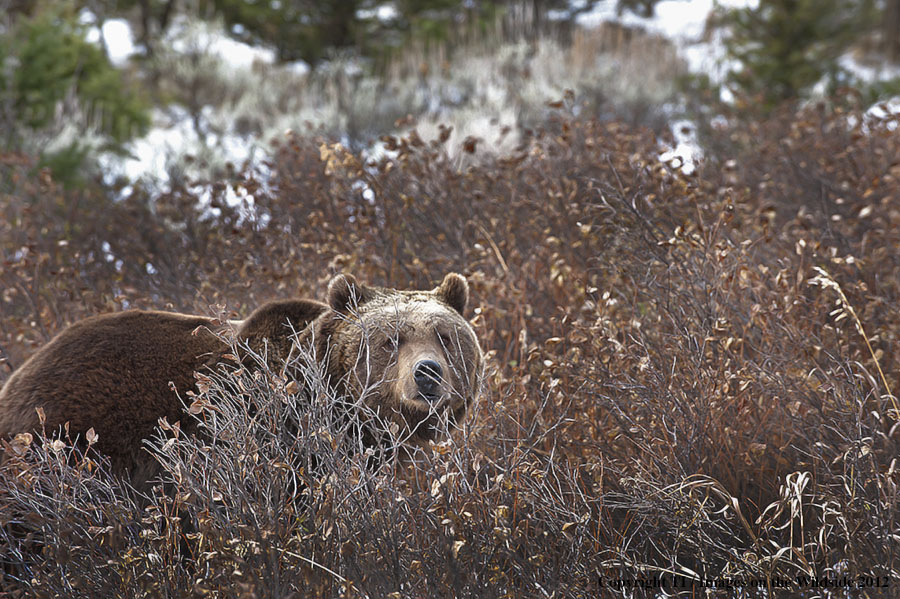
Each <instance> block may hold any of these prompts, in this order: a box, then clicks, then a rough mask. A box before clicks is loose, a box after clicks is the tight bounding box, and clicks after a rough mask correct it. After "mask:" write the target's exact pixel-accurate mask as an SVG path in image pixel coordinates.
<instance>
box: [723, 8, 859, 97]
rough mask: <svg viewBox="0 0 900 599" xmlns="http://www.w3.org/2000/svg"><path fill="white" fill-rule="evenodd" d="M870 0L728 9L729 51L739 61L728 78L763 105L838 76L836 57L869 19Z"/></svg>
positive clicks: (835, 78) (739, 92) (741, 90)
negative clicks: (729, 27)
mask: <svg viewBox="0 0 900 599" xmlns="http://www.w3.org/2000/svg"><path fill="white" fill-rule="evenodd" d="M874 14H875V7H874V2H873V1H872V0H760V2H759V5H758V6H756V7H753V8H742V9H734V10H732V11H731V12H730V13H729V14H728V16H727V19H726V22H727V24H729V25H730V26H731V37H730V39H729V40H728V41H727V50H728V55H729V56H730V57H731V58H733V59H736V60H737V61H739V63H740V66H739V67H738V68H737V70H735V71H733V72H732V73H731V74H730V77H729V82H730V83H731V84H732V86H733V88H734V90H735V91H736V92H737V93H738V94H739V95H742V96H744V97H749V98H754V99H758V100H759V101H760V102H761V108H763V109H764V110H767V109H770V108H772V107H773V106H775V105H776V104H779V103H781V102H784V101H786V100H790V99H792V98H796V97H798V96H800V95H801V94H802V93H803V92H805V91H807V90H808V89H809V88H811V87H812V86H813V85H815V84H816V83H818V82H819V81H821V80H822V79H823V78H827V80H828V83H829V84H832V85H833V84H834V83H836V82H837V81H838V80H839V75H840V69H839V67H838V62H837V60H838V58H839V57H840V56H841V55H842V54H843V53H844V52H845V51H846V50H847V48H848V47H849V45H850V44H851V43H852V42H853V41H854V40H856V39H857V38H858V37H859V35H860V33H861V32H862V31H863V30H865V29H866V28H867V27H869V26H870V25H871V24H872V21H873V17H874Z"/></svg>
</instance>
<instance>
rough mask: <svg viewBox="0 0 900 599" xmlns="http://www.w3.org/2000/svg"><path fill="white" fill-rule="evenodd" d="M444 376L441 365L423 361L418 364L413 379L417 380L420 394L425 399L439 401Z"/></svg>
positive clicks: (431, 361) (432, 361)
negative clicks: (439, 391)
mask: <svg viewBox="0 0 900 599" xmlns="http://www.w3.org/2000/svg"><path fill="white" fill-rule="evenodd" d="M443 374H444V370H443V369H442V368H441V365H440V364H438V363H437V362H435V361H434V360H422V361H421V362H419V363H418V364H416V369H415V371H414V374H413V377H414V378H415V379H416V386H417V387H418V388H419V393H421V394H422V395H424V396H425V399H437V396H438V390H439V388H440V386H441V377H442V376H443Z"/></svg>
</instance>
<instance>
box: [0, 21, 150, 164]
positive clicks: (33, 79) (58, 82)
mask: <svg viewBox="0 0 900 599" xmlns="http://www.w3.org/2000/svg"><path fill="white" fill-rule="evenodd" d="M0 65H4V69H3V71H2V72H0V112H2V114H0V122H3V123H4V124H5V125H6V127H4V131H3V132H2V133H0V135H3V138H2V140H0V143H2V144H3V145H4V146H5V147H6V148H9V149H29V150H37V151H38V152H40V153H41V154H42V158H43V160H44V161H45V162H46V163H48V164H52V165H55V166H57V167H59V169H58V170H59V171H63V172H57V173H55V174H57V175H58V176H60V178H61V179H63V180H68V181H74V180H75V179H77V178H78V173H79V172H80V170H81V167H82V166H84V162H85V160H86V159H87V158H88V157H89V156H90V155H91V153H92V150H97V149H104V150H114V151H115V150H119V151H121V150H122V147H123V144H124V143H125V142H126V141H128V140H129V139H130V138H131V137H133V136H135V135H138V134H141V133H143V132H144V131H145V130H146V129H147V127H148V126H149V121H150V119H149V115H148V107H147V105H146V104H145V102H144V101H143V100H142V98H141V97H140V96H139V95H138V94H137V93H136V92H135V91H133V90H132V89H131V87H130V86H129V85H128V84H127V83H126V81H125V79H124V77H123V74H122V73H121V72H120V71H118V70H117V69H116V68H115V67H114V66H113V65H111V64H110V62H109V60H108V59H107V57H106V55H105V54H104V53H103V51H102V50H101V49H100V48H98V47H97V46H96V45H94V44H91V43H89V42H88V41H86V40H85V30H84V28H83V27H81V26H80V25H79V24H78V22H77V18H76V15H75V14H74V13H73V12H71V11H66V10H64V9H60V8H56V9H49V10H40V11H36V12H35V14H34V15H20V17H19V18H18V19H16V20H15V21H12V22H11V26H10V27H9V28H8V29H6V30H3V31H0ZM72 108H75V109H76V110H77V111H79V112H80V113H81V114H82V115H87V116H86V118H85V119H84V120H85V121H86V122H85V126H89V127H90V128H91V130H92V131H93V132H96V133H98V134H100V135H101V136H103V137H104V138H105V143H104V147H103V148H89V147H86V146H85V145H84V144H83V143H80V141H79V140H76V141H73V142H72V143H71V144H70V145H69V146H67V147H66V148H64V149H62V150H57V151H56V155H51V153H49V152H46V151H44V149H43V148H34V147H33V145H34V144H33V143H31V140H32V139H33V138H35V137H36V136H38V135H39V134H40V133H41V132H46V131H47V130H49V129H52V128H57V129H58V128H60V127H61V126H62V125H63V124H65V123H64V121H65V120H66V119H69V118H72V113H71V111H70V110H69V109H72Z"/></svg>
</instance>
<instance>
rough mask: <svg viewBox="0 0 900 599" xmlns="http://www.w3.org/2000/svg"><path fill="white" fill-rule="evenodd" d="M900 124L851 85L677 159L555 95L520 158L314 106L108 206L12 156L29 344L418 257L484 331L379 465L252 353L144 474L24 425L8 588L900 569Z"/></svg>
mask: <svg viewBox="0 0 900 599" xmlns="http://www.w3.org/2000/svg"><path fill="white" fill-rule="evenodd" d="M897 123H898V120H897V119H896V118H894V119H879V118H877V117H874V116H872V115H871V114H865V113H864V112H863V111H861V110H859V109H857V108H855V107H853V106H852V103H851V104H849V105H848V104H847V103H846V102H845V103H837V104H829V105H820V106H810V107H808V108H807V109H805V110H803V111H801V112H800V113H782V114H775V115H773V116H771V117H768V118H767V120H764V121H758V122H753V123H746V122H744V123H740V124H739V125H738V124H736V125H735V126H733V127H729V126H723V127H720V128H719V129H717V130H715V131H714V132H713V133H712V138H711V139H710V140H709V146H708V147H709V148H711V150H710V154H709V155H708V156H707V158H706V160H705V162H704V163H703V164H702V165H701V166H700V167H699V168H698V170H697V171H696V172H694V173H693V174H690V175H688V174H685V173H684V172H682V171H681V170H679V169H678V168H676V165H674V164H665V163H661V162H660V161H659V159H658V156H659V153H660V148H659V143H658V139H657V138H656V137H655V135H654V134H653V133H651V132H649V131H646V130H641V129H635V128H632V127H630V126H627V125H623V124H619V123H616V122H598V121H593V120H583V119H578V118H575V117H572V116H570V115H568V114H565V113H562V112H561V113H560V114H559V115H557V117H556V118H553V119H551V120H549V121H547V122H546V123H545V124H544V125H543V126H542V127H539V128H535V129H534V130H532V131H528V132H526V133H525V134H523V139H522V143H521V145H520V147H518V148H517V149H516V151H515V152H514V153H513V154H511V155H509V156H507V157H503V158H484V159H482V160H477V158H478V156H479V154H478V152H479V149H478V148H477V147H475V148H472V147H471V143H470V144H469V149H470V150H472V149H474V151H475V159H473V160H469V161H468V162H467V163H466V166H464V167H460V159H459V158H458V157H455V158H449V157H448V156H450V155H451V154H450V153H448V151H447V148H446V147H445V146H444V144H443V143H442V142H440V141H436V142H432V143H424V142H422V141H421V140H420V138H419V136H418V135H417V134H415V133H414V132H412V133H410V134H408V135H407V136H405V137H403V138H389V139H385V140H384V142H385V146H386V147H387V148H388V150H389V153H388V156H387V157H385V158H383V159H381V160H380V161H377V162H374V163H369V164H366V163H364V162H362V161H361V158H360V156H359V155H358V154H356V153H353V152H351V151H348V150H346V149H344V148H342V147H341V146H339V145H335V144H332V143H330V142H329V141H327V140H322V139H309V138H304V137H301V136H293V137H289V138H287V139H285V140H284V142H283V143H282V144H281V145H280V146H279V147H277V148H276V150H275V151H274V152H273V157H272V159H271V161H270V162H269V163H268V164H267V165H265V167H264V168H260V169H257V170H256V171H251V172H241V173H237V174H235V175H234V177H233V179H231V180H229V181H222V182H219V183H215V184H211V185H200V184H196V185H194V184H192V185H188V186H185V187H183V188H178V189H174V190H172V191H171V192H169V193H166V194H164V195H161V196H159V197H153V198H149V197H145V196H144V195H142V194H141V193H139V192H134V193H132V194H131V195H130V197H128V198H126V199H124V200H122V201H119V202H117V203H114V204H110V203H109V202H107V201H106V200H105V199H103V198H101V197H98V196H97V195H92V194H91V192H89V191H78V192H66V193H64V192H63V191H61V190H60V189H59V188H58V187H57V186H56V185H55V184H54V183H53V182H52V181H50V180H49V179H48V178H46V177H41V176H31V175H29V166H30V165H29V164H28V162H27V161H26V160H25V159H24V158H23V157H20V156H10V155H6V156H3V157H2V167H0V169H2V170H0V184H2V186H3V190H2V191H3V195H2V196H0V257H2V261H3V262H2V268H0V293H2V296H0V307H2V320H0V322H2V328H0V348H2V351H3V353H4V355H5V356H6V357H7V358H8V364H11V365H13V366H14V365H18V364H21V363H22V361H23V360H24V359H25V358H26V357H27V356H28V355H29V354H30V353H32V352H33V351H35V350H36V349H37V348H38V347H39V346H40V345H41V344H42V343H44V342H46V341H47V340H48V339H49V338H50V336H51V335H53V334H54V333H56V332H58V331H59V330H60V329H61V328H63V327H64V326H66V325H67V324H69V323H71V322H73V321H75V320H77V319H79V318H81V317H84V316H87V315H90V314H95V313H98V312H104V311H110V310H117V309H122V308H125V307H137V306H142V307H149V306H152V307H155V308H172V309H178V310H184V311H194V312H199V313H203V314H215V313H219V312H220V311H221V310H222V309H223V308H222V306H226V307H225V308H224V310H225V311H226V312H229V313H230V312H234V313H235V314H237V315H246V314H247V313H248V312H249V311H250V310H251V309H252V308H253V307H254V306H256V305H258V304H259V303H261V302H263V301H265V300H267V299H272V298H276V297H285V296H292V295H310V296H319V297H320V296H321V295H322V293H323V291H324V285H325V284H326V282H327V280H328V278H329V277H330V276H331V275H332V274H333V273H334V272H337V271H346V272H352V273H354V274H355V275H356V276H357V277H358V278H359V279H360V280H361V281H366V282H369V283H372V284H379V285H386V286H393V287H400V288H408V287H419V288H426V287H430V286H432V285H434V284H435V283H436V282H437V281H439V280H440V278H441V277H442V276H443V274H444V273H446V272H447V271H450V270H455V271H459V272H462V273H464V274H466V275H467V276H468V278H469V282H470V286H471V289H472V293H473V300H472V302H471V305H473V306H474V307H475V309H474V312H473V313H472V314H471V315H472V317H473V324H474V326H475V327H476V331H477V333H478V334H479V337H480V339H481V343H482V346H483V347H484V349H485V351H486V352H488V358H489V360H488V362H489V368H488V373H487V377H486V385H485V393H484V396H483V398H482V400H481V401H480V402H479V403H478V404H477V405H476V406H475V407H474V410H473V413H472V414H471V415H470V417H469V419H468V421H467V423H466V426H465V428H464V430H462V431H459V432H457V434H456V435H455V437H454V441H453V443H450V444H442V445H438V446H434V447H432V448H429V449H428V451H426V452H421V454H420V455H419V456H417V458H416V459H415V460H414V461H412V462H411V463H403V464H399V465H398V464H390V463H389V464H385V465H383V466H382V467H381V468H374V469H373V468H371V467H370V468H367V467H366V465H365V456H364V455H360V453H359V452H354V451H352V450H348V449H347V448H346V447H344V445H342V444H341V442H340V439H341V430H340V427H339V426H337V425H336V423H335V422H333V421H332V420H331V419H330V417H329V414H330V413H331V412H330V411H329V410H323V409H322V408H321V406H320V405H307V404H304V403H301V404H297V403H296V402H293V401H292V398H293V397H295V395H294V394H292V393H291V389H292V388H291V382H290V381H287V380H285V379H284V378H283V377H281V376H280V373H278V372H272V371H270V370H268V369H267V368H266V367H265V366H260V369H259V370H258V371H257V372H256V373H253V372H250V371H247V370H243V369H237V368H236V367H234V368H229V367H228V366H227V365H226V366H223V367H222V369H221V370H220V371H218V372H217V373H216V374H215V375H214V376H211V377H210V378H209V379H208V380H206V379H205V380H204V381H203V382H202V384H201V385H200V389H199V397H194V398H185V399H186V402H187V403H192V404H193V405H194V409H193V410H191V412H192V413H191V414H186V416H185V417H186V418H188V417H200V418H205V419H206V420H205V422H206V423H207V424H206V425H207V426H208V434H207V436H206V438H205V439H204V440H199V441H198V440H196V439H191V438H186V437H185V436H184V435H183V434H180V433H178V431H177V430H175V428H174V427H172V425H171V423H169V425H168V430H161V431H160V438H159V439H157V440H155V441H154V442H153V443H152V445H153V449H152V450H153V451H154V452H155V453H156V455H157V456H158V457H159V459H160V461H161V462H162V464H163V467H164V469H165V470H166V472H167V479H168V482H167V484H166V485H165V488H160V489H158V490H157V493H156V494H155V496H154V497H152V498H150V499H149V500H148V499H147V498H141V497H137V496H136V495H134V493H131V492H129V491H128V490H127V489H123V488H122V487H121V485H119V484H118V483H115V482H114V481H110V480H108V479H107V478H105V477H104V475H103V474H102V469H99V470H98V469H97V468H96V467H95V466H96V462H97V457H96V456H92V455H91V453H90V451H89V452H88V455H87V457H86V458H84V457H82V458H79V457H78V456H77V455H73V456H69V457H68V459H66V456H68V455H69V453H71V452H72V451H73V450H72V449H71V446H70V443H69V442H68V441H66V440H63V441H62V442H59V443H55V444H53V443H45V444H43V445H41V444H40V443H38V442H37V440H34V441H32V442H31V443H30V445H28V447H27V448H26V447H25V442H26V441H27V439H24V440H23V439H20V440H19V442H17V443H16V444H15V445H16V447H15V448H11V450H14V451H15V452H16V456H17V457H16V458H15V459H13V460H10V461H9V462H8V463H7V465H6V467H5V469H4V470H3V474H2V476H3V483H2V484H3V488H2V491H0V492H2V493H3V498H2V499H0V520H2V521H3V524H4V531H5V532H4V538H3V541H2V545H0V557H2V559H3V560H4V561H5V562H6V564H7V565H6V568H5V569H6V572H7V574H6V576H7V578H6V579H5V580H4V581H3V584H4V585H5V586H4V588H6V589H10V590H7V591H6V593H7V595H8V596H18V595H17V593H24V594H25V595H29V596H48V597H50V596H53V597H72V596H85V597H87V596H121V597H144V596H160V595H168V596H184V595H186V594H191V595H192V596H198V597H199V596H215V597H276V596H277V597H290V596H295V597H306V596H319V597H426V596H427V597H528V596H534V597H543V596H547V597H549V596H555V597H587V596H601V595H600V593H602V592H609V593H612V592H614V589H609V588H608V587H606V588H605V589H604V590H603V591H601V590H600V586H601V585H603V584H606V583H605V581H608V580H609V579H610V578H626V579H635V578H638V577H645V578H647V577H651V576H661V575H666V576H669V577H671V576H672V575H673V574H680V575H683V576H686V577H692V578H694V579H712V578H725V577H727V578H739V579H753V580H756V581H758V580H762V581H763V584H765V581H767V580H768V581H769V582H773V583H777V582H778V581H779V579H785V578H790V579H795V578H796V577H797V576H800V575H808V574H815V575H819V576H829V577H832V578H835V577H839V576H844V575H849V576H856V575H871V576H878V575H880V576H892V577H894V581H896V580H897V577H900V555H898V549H900V546H898V542H897V539H898V538H900V536H898V535H900V524H898V522H897V514H898V509H897V506H898V495H897V485H898V477H900V474H898V472H897V467H896V456H897V455H898V449H900V448H898V435H900V427H898V426H897V423H898V421H900V414H898V410H897V399H896V398H895V397H894V396H893V395H892V392H893V390H894V389H895V388H896V387H898V386H900V355H898V353H897V350H896V348H897V347H898V341H900V318H898V310H897V306H898V305H900V264H898V262H900V181H898V179H900V162H898V156H900V135H898V133H897ZM445 137H446V136H445ZM452 155H454V156H457V153H456V152H453V153H452ZM238 200H239V201H238ZM0 376H4V377H5V376H8V373H7V372H4V373H3V374H2V375H0ZM303 377H304V378H305V379H307V384H310V383H313V384H314V383H316V381H318V382H319V384H321V375H320V374H319V373H317V372H315V370H314V369H307V370H306V371H303ZM248 401H249V402H252V403H253V405H255V406H256V407H255V408H254V411H253V415H254V417H252V418H251V417H248V416H247V412H246V409H245V407H246V404H247V402H248ZM207 405H214V406H217V407H218V409H217V410H216V411H214V413H215V414H218V415H219V416H220V417H217V418H213V417H212V416H211V415H210V414H211V413H210V412H209V410H207V409H205V408H204V406H207ZM229 414H231V416H232V417H225V416H227V415H229ZM242 414H243V416H242ZM223 415H225V416H223ZM285 422H292V423H294V424H293V425H291V426H290V427H288V429H287V430H290V431H291V434H285V433H284V431H285V430H286V429H285V427H284V426H283V423H285ZM336 427H337V428H336ZM351 449H352V448H351ZM698 584H699V583H698ZM796 589H797V590H800V587H796ZM670 590H671V589H670ZM619 592H621V593H624V594H626V595H628V596H632V595H631V592H632V591H630V590H624V591H621V590H620V591H619ZM685 592H692V593H694V594H695V595H696V594H697V593H698V592H700V591H699V589H698V588H693V589H690V590H689V591H685ZM736 592H737V591H734V590H732V591H727V593H728V594H733V593H736ZM742 592H745V593H746V594H747V595H749V596H756V593H759V594H760V595H762V593H763V592H762V591H759V590H756V589H754V588H751V587H744V588H743V589H742ZM865 592H872V593H875V592H876V591H875V590H873V589H869V590H868V591H865ZM641 593H646V596H656V595H657V593H658V591H653V590H650V591H643V590H638V591H636V592H635V594H634V595H633V596H642V595H641ZM768 596H773V595H768ZM872 596H874V595H872Z"/></svg>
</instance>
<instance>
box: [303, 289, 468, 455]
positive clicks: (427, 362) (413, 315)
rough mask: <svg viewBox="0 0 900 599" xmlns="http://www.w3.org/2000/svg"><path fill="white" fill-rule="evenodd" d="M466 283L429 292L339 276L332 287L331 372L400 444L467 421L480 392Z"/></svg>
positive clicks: (427, 437)
mask: <svg viewBox="0 0 900 599" xmlns="http://www.w3.org/2000/svg"><path fill="white" fill-rule="evenodd" d="M467 301H468V285H467V283H466V280H465V279H464V278H463V277H462V276H460V275H457V274H449V275H447V276H446V277H445V278H444V280H443V282H442V283H441V285H440V286H438V287H437V288H435V289H433V290H431V291H397V290H394V289H382V288H374V287H363V286H361V285H359V284H358V283H357V282H356V280H355V279H354V278H353V277H351V276H347V275H338V276H337V277H335V278H334V279H333V280H332V281H331V283H330V285H329V287H328V304H329V306H330V308H331V310H332V317H331V318H330V319H328V320H329V323H328V325H327V328H326V329H325V330H322V331H320V334H321V333H325V335H324V336H326V337H328V338H329V342H328V343H329V347H328V348H327V351H328V352H329V370H331V371H332V373H333V374H335V375H340V377H341V378H342V379H343V380H344V384H345V385H346V387H347V390H348V391H349V392H350V393H351V394H352V395H356V396H359V397H362V398H363V401H364V403H365V405H366V406H367V407H368V408H369V409H371V410H372V411H373V412H374V413H376V414H377V415H378V417H379V418H381V419H383V420H384V421H386V422H388V423H396V424H397V425H398V426H399V434H400V438H401V439H407V440H412V441H419V442H421V441H428V440H432V439H435V438H438V437H439V436H441V434H442V432H443V431H445V430H447V427H448V426H450V427H452V426H453V425H455V424H456V423H458V422H459V421H461V420H462V417H463V416H464V415H465V412H466V409H467V408H468V406H469V404H470V403H471V402H472V400H473V399H474V397H475V396H476V395H477V393H478V392H479V387H480V384H481V373H482V367H483V358H482V353H481V348H480V347H479V346H478V340H477V339H476V337H475V333H474V331H473V330H472V327H471V326H470V325H469V323H468V322H467V321H466V320H465V318H463V316H462V314H463V311H464V309H465V306H466V303H467Z"/></svg>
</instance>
